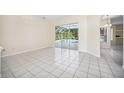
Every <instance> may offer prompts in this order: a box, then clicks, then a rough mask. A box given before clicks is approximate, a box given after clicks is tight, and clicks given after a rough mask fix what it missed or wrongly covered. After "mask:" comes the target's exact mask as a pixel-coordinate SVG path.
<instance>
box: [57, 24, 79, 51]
mask: <svg viewBox="0 0 124 93" xmlns="http://www.w3.org/2000/svg"><path fill="white" fill-rule="evenodd" d="M78 29H79V24H78V23H72V24H64V25H61V26H55V47H56V48H64V49H71V50H78V43H79V41H78Z"/></svg>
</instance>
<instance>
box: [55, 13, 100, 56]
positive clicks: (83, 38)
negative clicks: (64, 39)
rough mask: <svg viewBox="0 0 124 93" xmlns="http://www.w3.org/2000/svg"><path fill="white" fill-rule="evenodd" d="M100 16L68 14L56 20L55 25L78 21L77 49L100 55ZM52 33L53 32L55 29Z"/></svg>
mask: <svg viewBox="0 0 124 93" xmlns="http://www.w3.org/2000/svg"><path fill="white" fill-rule="evenodd" d="M100 18H101V17H100V16H83V15H82V16H68V17H65V18H62V19H61V20H56V21H55V22H54V27H55V25H56V26H57V25H63V24H69V23H79V51H81V52H88V53H90V54H92V55H95V56H97V57H99V56H100V33H99V32H100V31H99V30H100ZM53 30H54V33H55V29H53Z"/></svg>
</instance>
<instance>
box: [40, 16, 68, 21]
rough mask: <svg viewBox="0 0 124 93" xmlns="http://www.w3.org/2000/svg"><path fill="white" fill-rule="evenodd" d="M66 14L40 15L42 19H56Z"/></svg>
mask: <svg viewBox="0 0 124 93" xmlns="http://www.w3.org/2000/svg"><path fill="white" fill-rule="evenodd" d="M65 16H67V15H41V16H40V17H41V18H43V19H48V20H56V19H59V18H62V17H65Z"/></svg>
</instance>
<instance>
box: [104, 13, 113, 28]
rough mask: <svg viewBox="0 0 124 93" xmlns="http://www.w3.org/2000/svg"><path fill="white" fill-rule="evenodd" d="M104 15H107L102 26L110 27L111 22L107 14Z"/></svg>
mask: <svg viewBox="0 0 124 93" xmlns="http://www.w3.org/2000/svg"><path fill="white" fill-rule="evenodd" d="M106 17H107V23H106V24H105V25H104V27H111V26H112V24H111V20H110V17H109V15H106Z"/></svg>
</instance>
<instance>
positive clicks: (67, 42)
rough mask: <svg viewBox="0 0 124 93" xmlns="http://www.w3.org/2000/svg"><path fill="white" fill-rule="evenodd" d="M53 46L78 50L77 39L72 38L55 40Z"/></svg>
mask: <svg viewBox="0 0 124 93" xmlns="http://www.w3.org/2000/svg"><path fill="white" fill-rule="evenodd" d="M55 47H57V48H65V49H73V50H78V40H74V39H61V40H56V41H55Z"/></svg>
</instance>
